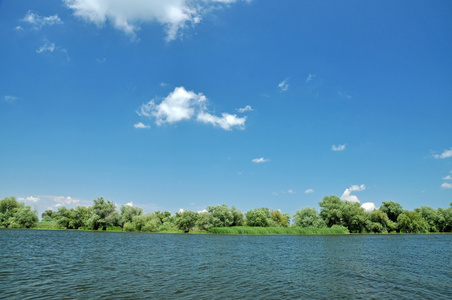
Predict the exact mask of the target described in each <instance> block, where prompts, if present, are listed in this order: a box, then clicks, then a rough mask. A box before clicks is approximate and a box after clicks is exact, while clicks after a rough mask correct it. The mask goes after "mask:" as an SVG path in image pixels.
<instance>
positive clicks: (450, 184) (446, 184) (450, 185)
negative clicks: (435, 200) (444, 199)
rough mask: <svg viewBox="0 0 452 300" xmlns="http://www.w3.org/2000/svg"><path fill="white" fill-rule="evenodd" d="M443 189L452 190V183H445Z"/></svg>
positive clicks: (442, 185)
mask: <svg viewBox="0 0 452 300" xmlns="http://www.w3.org/2000/svg"><path fill="white" fill-rule="evenodd" d="M441 187H442V188H443V189H452V183H449V182H444V183H443V184H441Z"/></svg>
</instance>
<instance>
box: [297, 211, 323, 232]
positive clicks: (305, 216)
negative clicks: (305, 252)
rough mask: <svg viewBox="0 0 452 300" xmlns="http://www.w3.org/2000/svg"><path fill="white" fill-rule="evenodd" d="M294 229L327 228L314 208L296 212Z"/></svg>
mask: <svg viewBox="0 0 452 300" xmlns="http://www.w3.org/2000/svg"><path fill="white" fill-rule="evenodd" d="M293 221H294V225H293V226H294V227H313V228H323V227H326V224H325V221H324V220H323V219H322V217H321V216H320V214H319V213H318V212H317V210H316V209H315V208H313V207H305V208H303V209H301V210H297V211H295V215H294V216H293Z"/></svg>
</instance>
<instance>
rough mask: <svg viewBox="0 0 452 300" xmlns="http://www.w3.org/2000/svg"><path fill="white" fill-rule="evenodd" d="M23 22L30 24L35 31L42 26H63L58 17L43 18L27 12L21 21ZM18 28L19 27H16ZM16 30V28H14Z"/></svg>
mask: <svg viewBox="0 0 452 300" xmlns="http://www.w3.org/2000/svg"><path fill="white" fill-rule="evenodd" d="M21 21H23V22H27V23H30V24H32V25H33V26H34V28H35V29H40V28H42V27H43V26H46V25H48V26H52V25H57V24H63V21H61V19H60V18H59V17H58V15H53V16H48V17H43V16H40V15H38V14H37V13H34V12H32V11H31V10H29V11H28V12H27V14H26V15H25V17H24V18H23V19H22V20H21ZM18 27H20V26H18ZM16 29H17V27H16Z"/></svg>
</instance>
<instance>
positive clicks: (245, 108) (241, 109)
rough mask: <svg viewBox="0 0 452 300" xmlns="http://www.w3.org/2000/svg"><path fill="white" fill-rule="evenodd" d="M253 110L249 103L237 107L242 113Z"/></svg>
mask: <svg viewBox="0 0 452 300" xmlns="http://www.w3.org/2000/svg"><path fill="white" fill-rule="evenodd" d="M253 110H254V109H253V108H252V107H251V106H250V105H247V106H245V107H244V108H237V111H238V112H239V113H241V114H243V113H244V112H247V111H253Z"/></svg>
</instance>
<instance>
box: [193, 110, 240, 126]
mask: <svg viewBox="0 0 452 300" xmlns="http://www.w3.org/2000/svg"><path fill="white" fill-rule="evenodd" d="M196 120H198V121H199V122H203V123H210V124H212V125H213V126H220V127H221V128H223V129H224V130H231V128H232V127H237V128H239V129H244V128H245V121H246V117H243V118H239V117H237V115H231V114H228V113H222V114H221V117H217V116H214V115H211V114H209V113H206V112H201V113H199V114H198V116H197V118H196Z"/></svg>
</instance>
